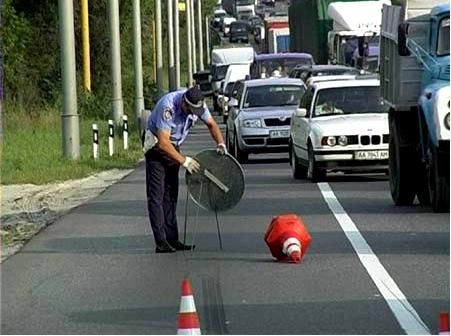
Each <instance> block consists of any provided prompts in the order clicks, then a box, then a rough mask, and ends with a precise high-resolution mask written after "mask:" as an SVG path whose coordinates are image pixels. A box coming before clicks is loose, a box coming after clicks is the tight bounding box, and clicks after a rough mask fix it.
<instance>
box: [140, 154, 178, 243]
mask: <svg viewBox="0 0 451 336" xmlns="http://www.w3.org/2000/svg"><path fill="white" fill-rule="evenodd" d="M176 149H177V150H178V147H176ZM145 156H146V193H147V210H148V212H149V220H150V224H151V226H152V231H153V235H154V238H155V243H156V244H157V245H160V244H161V243H162V242H163V241H164V240H166V241H168V242H174V241H177V240H178V227H177V213H176V211H177V198H178V192H179V169H180V166H179V164H178V163H177V162H175V161H174V160H173V159H171V158H170V157H169V156H168V155H166V154H165V153H164V152H162V151H161V150H160V149H159V148H158V146H155V147H154V148H152V149H150V150H149V151H147V153H146V155H145Z"/></svg>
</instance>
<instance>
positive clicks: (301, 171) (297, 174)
mask: <svg viewBox="0 0 451 336" xmlns="http://www.w3.org/2000/svg"><path fill="white" fill-rule="evenodd" d="M290 163H291V170H292V172H293V178H294V179H296V180H300V179H304V178H306V176H307V169H306V168H305V167H304V166H303V165H301V164H300V163H299V160H298V157H297V156H296V153H295V152H294V147H293V145H291V146H290Z"/></svg>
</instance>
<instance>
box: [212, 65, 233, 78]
mask: <svg viewBox="0 0 451 336" xmlns="http://www.w3.org/2000/svg"><path fill="white" fill-rule="evenodd" d="M228 68H229V66H228V65H217V66H214V67H213V71H212V73H211V76H212V80H214V81H219V80H222V79H224V78H225V76H226V74H227V69H228Z"/></svg>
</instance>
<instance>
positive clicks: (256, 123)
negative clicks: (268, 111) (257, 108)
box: [242, 119, 262, 127]
mask: <svg viewBox="0 0 451 336" xmlns="http://www.w3.org/2000/svg"><path fill="white" fill-rule="evenodd" d="M242 125H243V126H244V127H262V122H261V120H260V119H245V120H243V122H242Z"/></svg>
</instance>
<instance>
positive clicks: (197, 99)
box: [184, 86, 204, 115]
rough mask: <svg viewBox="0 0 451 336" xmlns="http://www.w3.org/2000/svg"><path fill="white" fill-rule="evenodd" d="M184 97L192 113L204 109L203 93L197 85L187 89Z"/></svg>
mask: <svg viewBox="0 0 451 336" xmlns="http://www.w3.org/2000/svg"><path fill="white" fill-rule="evenodd" d="M184 99H185V103H186V104H187V105H188V106H189V109H190V110H191V112H192V113H194V114H197V115H199V114H201V113H202V112H203V111H204V94H203V93H202V91H201V90H200V89H199V87H198V86H193V87H192V88H191V89H189V90H187V91H186V92H185V95H184Z"/></svg>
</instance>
